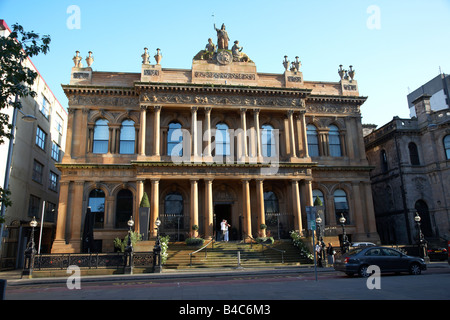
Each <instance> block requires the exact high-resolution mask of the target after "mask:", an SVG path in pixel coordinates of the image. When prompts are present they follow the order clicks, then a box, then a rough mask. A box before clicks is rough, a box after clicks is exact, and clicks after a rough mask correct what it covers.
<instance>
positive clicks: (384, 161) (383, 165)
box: [380, 150, 388, 172]
mask: <svg viewBox="0 0 450 320" xmlns="http://www.w3.org/2000/svg"><path fill="white" fill-rule="evenodd" d="M380 162H381V171H382V172H386V171H388V160H387V155H386V151H385V150H381V152H380Z"/></svg>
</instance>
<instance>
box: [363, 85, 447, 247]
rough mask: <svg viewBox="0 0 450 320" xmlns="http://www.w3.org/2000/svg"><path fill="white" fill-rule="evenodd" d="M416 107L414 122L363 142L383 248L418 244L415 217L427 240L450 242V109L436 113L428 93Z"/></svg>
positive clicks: (397, 122)
mask: <svg viewBox="0 0 450 320" xmlns="http://www.w3.org/2000/svg"><path fill="white" fill-rule="evenodd" d="M447 78H448V77H447ZM443 79H445V77H443V78H442V79H441V80H443ZM420 90H422V88H420ZM416 91H417V90H416ZM412 104H413V106H414V114H415V115H416V116H414V117H412V118H410V119H401V118H399V117H394V119H393V120H392V121H391V122H389V123H387V124H385V125H384V126H382V127H381V128H379V129H377V130H374V131H372V132H371V133H370V134H368V135H366V136H365V138H364V140H365V145H366V155H367V158H368V161H369V164H370V165H372V166H374V170H373V171H371V179H372V190H373V199H374V207H375V216H376V221H377V230H378V233H379V235H380V239H381V241H382V243H383V244H416V243H417V242H418V231H419V230H418V228H417V224H416V223H415V221H414V218H415V216H416V213H418V214H419V216H420V217H421V221H420V224H421V229H422V232H423V234H424V236H425V239H426V240H428V241H429V242H430V243H438V242H439V241H440V240H442V239H447V240H448V239H450V224H449V219H450V213H449V209H450V170H449V165H450V127H449V124H450V109H449V108H448V107H447V108H444V109H442V108H439V110H434V109H433V108H432V95H431V92H430V94H428V92H426V91H425V92H423V93H422V94H421V95H419V96H417V97H416V98H415V99H414V100H412Z"/></svg>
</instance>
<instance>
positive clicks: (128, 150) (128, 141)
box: [119, 120, 136, 154]
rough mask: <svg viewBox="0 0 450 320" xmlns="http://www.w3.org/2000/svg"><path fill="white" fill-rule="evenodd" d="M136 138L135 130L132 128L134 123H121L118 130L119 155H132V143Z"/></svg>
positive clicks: (129, 121) (130, 121)
mask: <svg viewBox="0 0 450 320" xmlns="http://www.w3.org/2000/svg"><path fill="white" fill-rule="evenodd" d="M135 137H136V130H135V128H134V121H132V120H125V121H123V122H122V127H121V128H120V150H119V153H121V154H133V153H134V143H135Z"/></svg>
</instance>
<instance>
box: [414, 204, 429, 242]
mask: <svg viewBox="0 0 450 320" xmlns="http://www.w3.org/2000/svg"><path fill="white" fill-rule="evenodd" d="M414 208H415V209H416V212H417V213H419V216H420V218H421V220H420V228H421V229H422V233H423V235H424V236H425V237H432V236H433V229H432V227H431V218H430V212H429V210H428V205H427V203H426V202H425V201H423V200H417V201H416V204H415V205H414Z"/></svg>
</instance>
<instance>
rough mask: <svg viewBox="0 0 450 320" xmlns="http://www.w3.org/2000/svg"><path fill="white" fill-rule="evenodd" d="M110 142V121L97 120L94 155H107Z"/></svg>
mask: <svg viewBox="0 0 450 320" xmlns="http://www.w3.org/2000/svg"><path fill="white" fill-rule="evenodd" d="M108 141H109V128H108V121H106V120H104V119H101V120H97V122H96V123H95V127H94V145H93V148H92V152H93V153H107V152H108Z"/></svg>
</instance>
